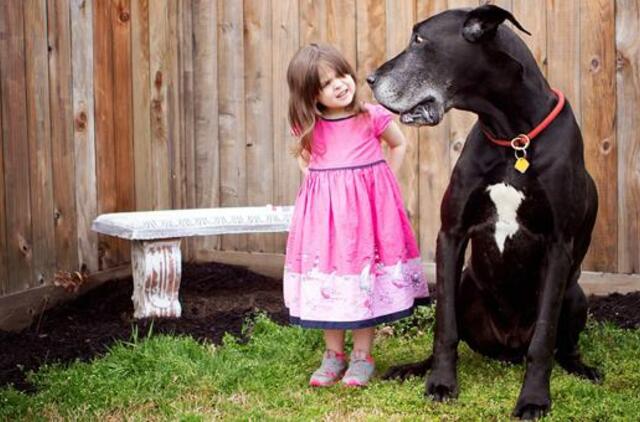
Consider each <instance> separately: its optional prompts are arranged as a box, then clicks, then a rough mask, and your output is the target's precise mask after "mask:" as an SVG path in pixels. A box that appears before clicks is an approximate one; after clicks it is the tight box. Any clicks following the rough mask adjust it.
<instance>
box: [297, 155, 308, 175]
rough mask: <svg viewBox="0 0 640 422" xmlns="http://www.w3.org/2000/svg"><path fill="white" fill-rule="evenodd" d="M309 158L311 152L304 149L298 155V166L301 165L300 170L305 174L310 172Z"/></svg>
mask: <svg viewBox="0 0 640 422" xmlns="http://www.w3.org/2000/svg"><path fill="white" fill-rule="evenodd" d="M309 158H310V157H309V153H308V152H307V151H302V152H301V153H300V155H298V156H297V157H296V160H297V161H298V167H300V171H301V172H302V173H304V174H305V175H306V174H307V173H309Z"/></svg>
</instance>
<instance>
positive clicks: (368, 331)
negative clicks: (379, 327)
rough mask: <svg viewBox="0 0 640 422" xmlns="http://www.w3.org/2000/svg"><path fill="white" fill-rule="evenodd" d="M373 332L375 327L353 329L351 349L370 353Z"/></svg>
mask: <svg viewBox="0 0 640 422" xmlns="http://www.w3.org/2000/svg"><path fill="white" fill-rule="evenodd" d="M374 333H375V327H368V328H361V329H359V330H353V351H354V352H355V351H358V352H363V353H364V354H365V355H367V356H368V355H370V354H371V347H372V345H373V335H374Z"/></svg>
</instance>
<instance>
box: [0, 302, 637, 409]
mask: <svg viewBox="0 0 640 422" xmlns="http://www.w3.org/2000/svg"><path fill="white" fill-rule="evenodd" d="M432 312H433V309H432V308H427V309H424V310H422V311H421V312H420V313H419V315H418V316H417V317H414V318H413V319H412V320H406V321H404V322H402V323H399V324H395V325H393V326H392V329H393V333H391V334H389V333H388V332H390V331H391V330H385V332H387V333H386V334H381V335H379V336H378V337H377V338H376V352H375V355H376V358H377V365H378V368H379V372H382V371H384V369H386V368H388V367H389V366H390V365H392V364H395V363H399V362H406V361H412V360H415V359H417V358H423V357H424V356H425V354H426V353H427V351H429V350H430V349H431V344H432V339H433V333H432V331H431V326H432V319H433V315H432ZM419 327H426V328H424V329H420V328H419ZM245 334H246V337H247V338H249V341H241V340H239V339H237V338H234V337H231V336H227V337H225V340H224V342H223V344H222V345H221V346H213V345H210V344H202V343H199V342H197V341H195V340H193V339H192V338H190V337H184V336H182V337H181V336H170V335H151V336H148V337H146V338H137V337H136V336H134V337H133V338H132V339H131V341H129V342H127V343H119V344H117V345H116V346H114V347H113V348H112V349H111V350H110V351H109V352H108V353H107V355H106V356H104V357H101V358H98V359H95V360H94V361H92V362H90V363H81V362H76V363H73V364H71V365H67V366H65V367H62V366H49V367H44V368H41V369H40V370H39V371H38V372H36V373H33V374H31V376H30V377H31V378H30V381H31V382H32V383H33V384H34V385H35V386H36V388H37V392H36V393H34V394H26V393H22V392H18V391H16V390H14V389H11V388H5V389H2V390H0V420H12V421H13V420H69V419H72V420H92V421H93V420H125V419H126V420H145V421H146V420H182V421H198V420H213V419H215V420H218V419H223V420H463V421H467V420H509V415H510V413H511V410H512V407H513V405H514V403H515V400H516V398H517V395H518V392H519V388H520V383H521V380H522V377H523V366H522V365H508V364H503V363H499V362H496V361H492V360H489V359H486V358H484V357H482V356H480V355H478V354H476V353H474V352H472V351H471V350H470V349H469V348H468V347H467V346H466V345H464V344H461V345H460V348H459V350H460V364H459V374H458V376H459V383H460V397H459V398H458V399H457V400H456V401H453V402H450V403H444V404H441V403H433V402H431V401H429V400H424V399H423V388H424V384H423V380H422V379H418V378H414V379H411V380H409V381H407V382H405V383H399V382H396V381H382V380H380V379H379V378H377V379H375V381H374V382H373V383H372V384H371V385H370V387H369V388H366V389H347V388H343V387H340V386H335V387H332V388H329V389H323V390H318V389H310V388H308V387H307V385H306V384H307V381H308V376H309V374H310V373H311V372H312V371H313V369H315V367H316V365H317V364H318V362H319V360H320V358H321V353H322V337H321V333H320V332H319V331H317V330H302V329H299V328H293V327H283V326H279V325H277V324H275V323H273V322H272V321H270V320H269V319H268V318H267V317H265V316H257V317H256V318H254V319H253V320H251V321H248V322H247V324H246V327H245ZM581 345H582V348H583V352H584V355H585V359H586V361H587V362H589V363H597V364H598V366H599V367H600V368H601V369H602V370H603V371H604V373H605V381H604V383H603V384H602V385H593V384H591V383H590V382H588V381H585V380H581V379H578V378H576V377H573V376H570V375H567V374H566V373H565V372H564V371H563V370H562V369H561V368H560V367H558V366H557V365H556V366H555V368H554V371H553V375H552V380H551V394H552V400H553V409H552V412H551V413H550V415H549V416H548V417H547V418H546V420H558V421H566V420H579V421H603V420H607V421H609V420H621V421H622V420H625V421H626V420H633V419H635V420H637V418H638V417H639V416H638V415H640V330H623V329H620V328H616V327H614V326H612V325H609V324H601V323H595V322H590V323H589V326H588V328H587V330H586V331H585V333H583V335H582V337H581Z"/></svg>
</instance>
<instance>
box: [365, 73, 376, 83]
mask: <svg viewBox="0 0 640 422" xmlns="http://www.w3.org/2000/svg"><path fill="white" fill-rule="evenodd" d="M367 83H368V84H369V85H371V86H373V84H375V83H376V74H375V72H374V73H372V74H370V75H369V76H367Z"/></svg>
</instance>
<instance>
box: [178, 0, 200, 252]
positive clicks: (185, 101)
mask: <svg viewBox="0 0 640 422" xmlns="http://www.w3.org/2000/svg"><path fill="white" fill-rule="evenodd" d="M192 13H193V10H192V1H191V0H188V1H181V2H179V3H178V52H179V55H178V79H179V82H180V86H179V88H178V92H179V93H180V95H179V102H180V104H179V108H180V116H181V117H180V122H179V125H180V135H179V138H178V145H179V147H180V157H181V161H180V164H181V167H182V168H181V172H180V175H181V180H180V182H179V183H180V184H181V185H182V186H183V191H182V201H183V203H182V207H183V208H195V207H196V163H195V120H194V116H195V115H194V95H195V93H194V90H193V89H194V86H193V67H194V62H193V59H194V57H193V50H194V44H193V41H194V40H193V14H192ZM193 247H194V239H193V238H189V239H186V241H184V242H183V243H182V256H183V259H184V260H191V259H193V257H192V250H193Z"/></svg>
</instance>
